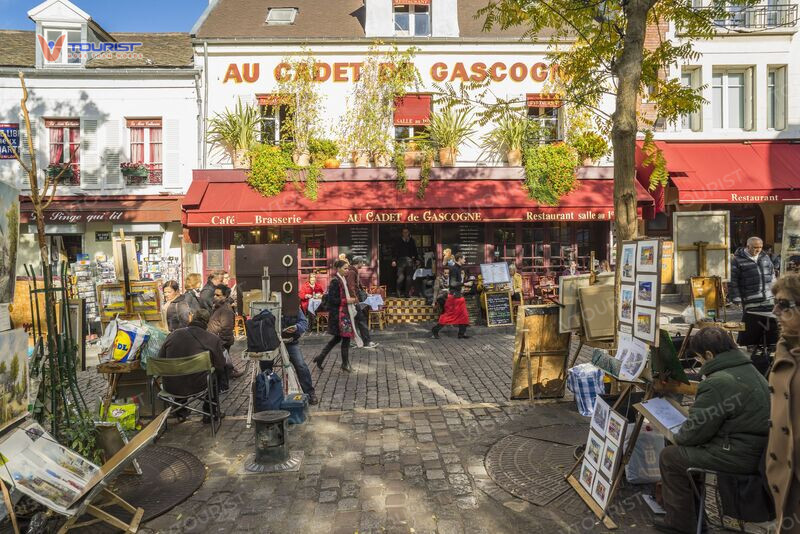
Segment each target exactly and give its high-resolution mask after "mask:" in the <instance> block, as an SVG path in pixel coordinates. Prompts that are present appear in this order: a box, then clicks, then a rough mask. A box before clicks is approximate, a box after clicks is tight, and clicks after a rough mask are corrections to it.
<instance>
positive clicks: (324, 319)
mask: <svg viewBox="0 0 800 534" xmlns="http://www.w3.org/2000/svg"><path fill="white" fill-rule="evenodd" d="M315 317H316V318H317V319H316V324H317V334H319V333H320V331H321V330H323V329H326V328H328V320H329V319H330V315H329V313H328V312H326V311H318V312H317V314H316V315H315Z"/></svg>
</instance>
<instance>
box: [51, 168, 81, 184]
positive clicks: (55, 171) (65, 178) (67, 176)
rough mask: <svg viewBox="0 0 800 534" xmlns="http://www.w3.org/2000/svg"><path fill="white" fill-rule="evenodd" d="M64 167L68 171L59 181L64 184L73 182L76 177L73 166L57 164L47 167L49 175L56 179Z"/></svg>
mask: <svg viewBox="0 0 800 534" xmlns="http://www.w3.org/2000/svg"><path fill="white" fill-rule="evenodd" d="M64 167H66V170H65V171H64V174H62V175H61V178H59V180H60V181H63V182H66V181H69V180H72V179H73V178H74V177H75V171H74V170H73V168H72V166H71V165H70V166H68V165H57V164H52V165H49V166H48V167H47V175H48V176H49V177H50V178H56V177H57V176H58V174H59V173H60V172H61V170H62V169H63V168H64Z"/></svg>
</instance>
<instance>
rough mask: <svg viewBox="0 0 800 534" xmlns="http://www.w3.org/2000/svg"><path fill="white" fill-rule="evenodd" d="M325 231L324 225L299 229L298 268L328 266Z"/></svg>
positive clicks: (313, 268) (307, 268)
mask: <svg viewBox="0 0 800 534" xmlns="http://www.w3.org/2000/svg"><path fill="white" fill-rule="evenodd" d="M326 235H327V232H326V230H325V228H324V227H320V226H312V227H310V228H301V229H300V268H301V269H302V270H303V271H306V270H318V269H327V268H328V247H327V245H326Z"/></svg>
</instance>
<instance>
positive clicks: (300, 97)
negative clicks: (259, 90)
mask: <svg viewBox="0 0 800 534" xmlns="http://www.w3.org/2000/svg"><path fill="white" fill-rule="evenodd" d="M283 62H284V63H287V64H288V65H289V66H290V72H291V73H292V74H291V75H289V76H286V77H285V78H284V79H282V80H279V81H278V93H279V94H280V103H281V104H283V105H285V106H287V118H288V120H287V121H285V122H284V123H283V125H282V126H281V138H282V139H292V141H293V142H294V149H295V151H296V152H298V153H305V152H306V151H309V152H310V151H311V146H310V143H311V139H313V138H314V136H315V135H316V134H317V133H318V130H319V128H320V124H319V123H320V117H321V116H322V113H323V108H322V94H321V92H320V84H319V83H318V82H315V81H314V69H315V66H316V63H317V60H316V58H315V57H314V56H313V55H312V54H311V52H309V51H308V50H304V55H303V56H301V57H300V58H295V57H286V58H284V59H283Z"/></svg>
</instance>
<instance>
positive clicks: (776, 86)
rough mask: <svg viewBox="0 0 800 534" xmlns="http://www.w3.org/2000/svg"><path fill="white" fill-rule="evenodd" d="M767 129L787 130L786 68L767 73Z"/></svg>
mask: <svg viewBox="0 0 800 534" xmlns="http://www.w3.org/2000/svg"><path fill="white" fill-rule="evenodd" d="M767 128H769V129H771V130H783V129H785V128H786V67H775V68H770V69H769V70H768V71H767Z"/></svg>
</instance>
